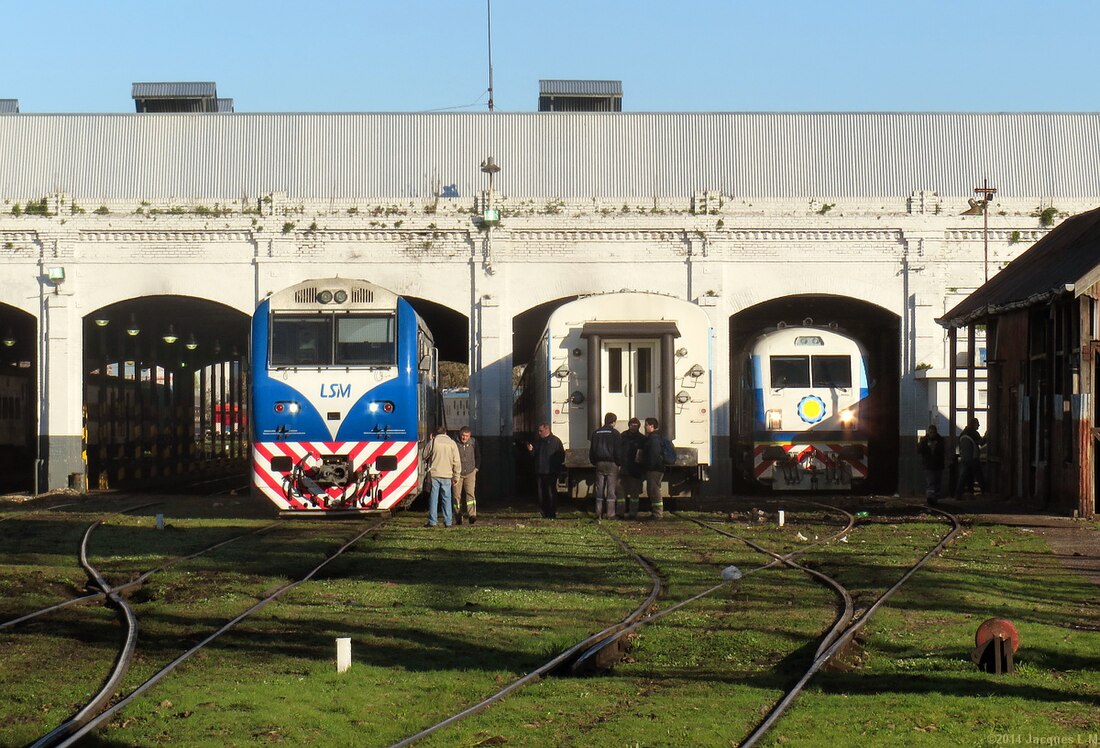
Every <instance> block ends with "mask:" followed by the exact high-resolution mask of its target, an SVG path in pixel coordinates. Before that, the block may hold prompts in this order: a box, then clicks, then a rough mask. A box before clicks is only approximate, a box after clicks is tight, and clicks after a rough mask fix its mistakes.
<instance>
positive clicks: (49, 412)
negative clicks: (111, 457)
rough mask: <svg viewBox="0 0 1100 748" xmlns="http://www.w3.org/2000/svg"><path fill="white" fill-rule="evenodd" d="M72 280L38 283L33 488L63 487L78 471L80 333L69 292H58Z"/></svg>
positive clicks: (81, 394) (81, 468)
mask: <svg viewBox="0 0 1100 748" xmlns="http://www.w3.org/2000/svg"><path fill="white" fill-rule="evenodd" d="M69 272H70V273H71V269H70V271H69ZM43 273H45V268H43ZM72 282H73V281H72V279H71V278H70V279H67V280H66V282H65V283H63V284H61V286H60V287H53V286H51V285H49V284H43V285H42V296H41V313H40V315H39V337H38V367H39V369H38V371H39V374H38V376H39V379H38V386H39V400H38V402H39V411H38V445H39V447H38V449H39V452H38V464H37V465H36V474H37V475H38V490H39V491H47V490H51V489H55V488H65V487H67V486H68V485H69V475H70V474H72V473H83V472H84V461H83V457H82V454H81V449H82V441H83V428H84V419H83V412H82V408H83V405H84V364H83V361H84V339H83V338H84V336H83V334H82V330H83V327H82V325H81V318H80V313H79V311H77V309H76V308H75V303H74V295H73V292H72V291H66V290H64V289H66V288H67V287H68V285H69V284H70V283H72Z"/></svg>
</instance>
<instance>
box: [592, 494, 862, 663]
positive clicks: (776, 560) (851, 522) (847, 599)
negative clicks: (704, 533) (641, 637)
mask: <svg viewBox="0 0 1100 748" xmlns="http://www.w3.org/2000/svg"><path fill="white" fill-rule="evenodd" d="M796 501H799V502H800V503H804V504H813V505H815V506H821V507H824V508H826V509H829V510H832V511H838V512H841V513H842V514H844V515H845V516H847V518H848V523H847V524H846V525H845V526H844V527H843V528H842V529H840V530H838V531H837V532H835V533H833V534H831V535H828V536H826V537H825V538H824V539H822V540H817V541H814V542H813V543H810V544H808V545H806V546H803V547H801V548H798V549H796V550H794V551H791V552H790V553H788V554H786V555H783V556H781V555H779V554H777V553H774V552H772V551H769V550H767V549H766V548H763V547H761V546H759V545H756V544H755V543H753V542H752V541H750V540H746V539H745V538H742V537H740V536H738V535H734V534H733V533H730V532H728V531H726V530H722V529H720V528H717V527H714V526H713V525H710V524H708V523H705V522H702V521H700V520H697V519H690V518H687V517H680V515H679V514H677V513H675V512H670V514H672V515H673V516H675V517H678V518H680V519H684V520H686V521H689V522H694V523H696V524H698V525H700V526H702V527H706V528H707V529H710V530H714V531H715V532H717V533H719V534H722V535H726V536H728V537H731V538H734V539H735V540H740V541H741V542H742V543H745V544H746V545H748V546H750V547H751V548H753V549H755V550H757V551H758V552H760V553H764V554H766V555H770V556H772V557H773V559H772V561H770V562H769V563H767V564H764V565H762V566H758V567H755V568H753V569H749V570H747V571H745V572H743V573H742V574H741V576H740V577H739V578H738V579H744V578H745V577H747V576H749V575H750V574H756V573H758V572H761V571H764V570H766V569H771V568H773V567H775V566H777V565H779V564H781V563H782V564H787V565H788V566H790V567H792V568H795V569H801V570H802V571H805V572H806V573H808V574H810V575H813V576H815V577H817V578H821V579H822V581H824V582H825V583H826V584H828V585H830V586H832V587H833V588H834V589H837V590H838V592H839V593H840V595H841V598H842V599H843V600H844V609H843V611H842V612H841V616H840V617H838V619H837V623H834V625H833V630H831V631H830V634H829V636H835V634H834V631H836V632H837V633H838V630H837V627H838V625H839V623H840V621H841V620H843V621H844V623H847V621H849V620H851V616H852V610H853V605H852V599H851V596H850V595H848V594H847V591H846V590H843V588H842V587H840V585H839V584H838V583H836V581H835V580H832V579H829V578H828V577H826V576H825V575H824V574H821V573H820V572H817V571H814V570H813V569H808V568H806V567H803V566H800V565H798V564H796V563H794V562H792V561H791V560H790V559H792V558H795V557H797V556H800V555H802V554H803V553H807V552H809V551H811V550H813V549H814V548H816V547H818V546H820V545H824V544H825V543H828V542H830V541H832V540H835V539H836V538H839V537H841V536H843V535H844V534H846V533H848V532H850V531H851V529H852V528H853V527H854V526H855V517H854V516H853V515H852V514H851V513H849V512H846V511H844V510H843V509H839V508H837V507H832V506H829V505H828V504H821V503H819V502H816V501H809V500H805V499H798V500H796ZM735 581H738V580H737V579H729V580H725V581H722V582H719V583H718V584H716V585H714V586H712V587H709V588H707V589H705V590H703V591H702V592H699V593H698V594H695V595H692V596H691V597H689V598H686V599H684V600H681V601H680V602H678V603H676V604H674V605H670V606H669V607H667V608H662V609H661V610H659V611H657V612H655V613H652V614H650V615H649V616H647V617H646V618H645V619H644V620H641V621H637V622H636V623H634V624H632V625H630V626H628V627H625V628H624V629H623V630H621V631H618V632H616V633H615V634H614V635H613V636H611V637H609V638H608V639H607V640H604V641H600V642H597V643H596V645H595V646H593V647H592V648H591V649H589V650H588V651H586V652H584V653H583V654H582V655H581V656H580V657H578V658H577V659H576V660H575V661H574V662H573V666H572V670H573V672H574V673H575V674H576V673H580V672H581V671H582V670H584V669H585V667H586V666H587V664H588V662H589V661H590V660H592V659H593V658H595V657H596V656H598V655H599V653H600V652H601V651H603V649H604V648H606V647H609V646H611V645H612V644H614V643H615V642H617V641H618V640H619V639H621V638H622V637H624V636H626V635H628V634H630V633H632V632H634V631H636V630H637V629H639V628H641V627H642V626H647V625H649V624H651V623H655V622H656V621H659V620H660V619H662V618H664V617H665V616H667V615H670V614H671V613H674V612H676V611H677V610H679V609H680V608H683V607H685V606H687V605H689V604H691V603H693V602H695V601H696V600H700V599H702V598H704V597H707V596H708V595H712V594H714V593H715V592H717V591H718V590H720V589H722V588H723V587H726V586H728V585H730V584H732V583H733V582H735Z"/></svg>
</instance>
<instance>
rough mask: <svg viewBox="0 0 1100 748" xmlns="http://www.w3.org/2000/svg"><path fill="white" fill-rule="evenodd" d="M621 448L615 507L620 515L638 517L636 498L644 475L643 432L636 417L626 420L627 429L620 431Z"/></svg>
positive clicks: (640, 489)
mask: <svg viewBox="0 0 1100 748" xmlns="http://www.w3.org/2000/svg"><path fill="white" fill-rule="evenodd" d="M622 448H623V457H622V461H621V462H620V465H621V466H622V469H621V470H620V471H619V476H620V477H621V478H622V487H621V490H620V491H619V492H618V499H617V501H616V503H617V508H618V511H619V515H620V516H626V517H628V518H629V519H638V500H639V498H640V497H641V493H642V479H643V478H644V477H645V466H644V465H643V464H642V461H643V458H644V454H645V453H644V450H645V434H643V433H642V422H641V421H639V420H638V419H637V418H631V419H630V420H629V421H627V430H626V431H624V432H623V433H622Z"/></svg>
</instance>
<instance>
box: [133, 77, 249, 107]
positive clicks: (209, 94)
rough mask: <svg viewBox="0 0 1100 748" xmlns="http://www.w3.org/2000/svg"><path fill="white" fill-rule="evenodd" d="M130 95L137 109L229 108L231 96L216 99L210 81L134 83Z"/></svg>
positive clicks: (214, 90)
mask: <svg viewBox="0 0 1100 748" xmlns="http://www.w3.org/2000/svg"><path fill="white" fill-rule="evenodd" d="M131 95H132V96H133V98H134V106H135V107H136V109H137V111H138V112H139V113H142V112H232V111H233V99H219V98H218V87H217V84H215V83H212V82H202V83H135V84H133V87H132V91H131Z"/></svg>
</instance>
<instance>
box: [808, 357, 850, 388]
mask: <svg viewBox="0 0 1100 748" xmlns="http://www.w3.org/2000/svg"><path fill="white" fill-rule="evenodd" d="M813 370H814V371H813V373H814V387H851V386H852V357H851V356H814V357H813Z"/></svg>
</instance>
